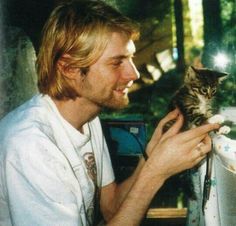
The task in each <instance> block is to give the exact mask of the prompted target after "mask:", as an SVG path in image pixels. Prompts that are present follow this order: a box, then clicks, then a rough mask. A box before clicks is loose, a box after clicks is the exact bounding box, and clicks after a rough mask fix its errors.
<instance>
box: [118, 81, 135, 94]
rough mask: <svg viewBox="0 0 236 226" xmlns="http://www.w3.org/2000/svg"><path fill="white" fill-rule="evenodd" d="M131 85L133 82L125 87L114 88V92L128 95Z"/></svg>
mask: <svg viewBox="0 0 236 226" xmlns="http://www.w3.org/2000/svg"><path fill="white" fill-rule="evenodd" d="M132 84H133V81H130V82H129V83H128V84H127V85H125V86H120V87H118V88H116V89H115V91H116V92H118V93H120V94H128V91H129V88H130V87H131V86H132Z"/></svg>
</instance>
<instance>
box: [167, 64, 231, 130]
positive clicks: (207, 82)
mask: <svg viewBox="0 0 236 226" xmlns="http://www.w3.org/2000/svg"><path fill="white" fill-rule="evenodd" d="M227 75H228V74H227V73H223V72H218V71H213V70H210V69H206V68H201V69H197V68H194V67H193V66H190V67H189V69H188V71H187V73H186V75H185V77H184V83H183V85H182V87H180V88H179V89H178V91H177V92H176V93H175V95H174V97H173V98H172V101H171V104H170V108H171V109H174V108H176V107H178V108H179V110H180V111H181V113H182V114H183V116H184V125H183V130H187V129H191V128H194V127H197V126H200V125H202V124H203V123H205V122H207V121H208V120H210V119H211V118H212V116H213V114H212V100H213V97H214V96H215V94H216V91H217V89H218V87H219V85H220V83H221V81H222V80H224V79H225V78H226V77H227ZM214 119H215V120H214ZM222 121H223V119H222V118H221V117H220V116H219V115H218V116H213V118H212V120H210V121H209V123H222Z"/></svg>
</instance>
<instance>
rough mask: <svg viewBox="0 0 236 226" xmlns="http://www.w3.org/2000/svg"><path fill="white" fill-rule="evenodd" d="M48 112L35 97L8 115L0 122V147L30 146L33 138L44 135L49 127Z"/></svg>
mask: <svg viewBox="0 0 236 226" xmlns="http://www.w3.org/2000/svg"><path fill="white" fill-rule="evenodd" d="M45 115H46V112H45V109H43V108H42V107H41V106H40V105H39V104H38V102H37V97H33V98H32V99H31V100H29V101H27V102H26V103H24V104H23V105H21V106H20V107H18V108H16V109H15V110H13V111H12V112H10V113H9V114H7V115H6V116H5V117H4V118H3V119H2V120H1V121H0V146H1V147H4V146H6V145H8V146H9V145H10V144H11V145H12V144H14V143H19V144H21V145H23V144H25V145H28V144H29V143H30V142H31V141H32V138H33V137H35V136H39V137H40V136H41V135H42V134H43V131H44V130H43V129H42V128H43V127H45V126H47V125H46V124H47V123H46V121H47V120H46V118H45Z"/></svg>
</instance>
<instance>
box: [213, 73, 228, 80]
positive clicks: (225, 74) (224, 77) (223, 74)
mask: <svg viewBox="0 0 236 226" xmlns="http://www.w3.org/2000/svg"><path fill="white" fill-rule="evenodd" d="M228 75H229V74H228V73H226V72H216V76H217V78H218V79H219V82H222V81H224V80H225V79H226V78H227V77H228Z"/></svg>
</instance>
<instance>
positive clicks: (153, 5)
mask: <svg viewBox="0 0 236 226" xmlns="http://www.w3.org/2000/svg"><path fill="white" fill-rule="evenodd" d="M104 1H105V2H107V3H108V4H111V5H112V6H114V7H116V8H117V9H118V10H120V11H121V12H122V13H124V14H125V15H127V16H129V17H131V18H132V19H134V20H136V21H137V22H138V23H139V24H140V30H141V37H140V40H138V41H137V42H136V48H137V52H136V55H135V58H134V61H135V64H136V66H137V68H138V70H139V71H140V73H141V78H140V79H139V80H138V81H137V82H135V84H134V85H133V87H132V89H131V90H130V105H129V107H128V108H126V109H123V110H119V111H111V110H108V109H104V111H103V112H102V113H101V118H102V119H103V121H104V125H105V126H104V128H105V130H106V131H105V134H106V133H107V134H108V135H107V137H108V138H107V139H108V143H109V145H113V146H112V148H115V147H116V148H117V146H119V147H122V148H121V150H116V152H115V154H114V153H112V155H113V163H114V165H115V166H118V167H119V166H120V165H122V167H120V168H119V170H117V172H116V173H117V176H118V178H120V179H121V180H122V179H123V178H124V177H126V176H127V175H128V174H129V173H130V172H131V171H132V169H133V167H134V166H135V164H136V163H137V159H136V158H133V157H137V152H136V151H134V152H132V151H131V150H130V147H131V146H132V147H134V145H136V146H137V149H141V150H139V152H142V151H143V150H144V147H145V145H146V143H147V141H148V140H149V139H150V136H151V134H152V132H153V130H154V128H155V126H156V124H157V123H158V121H159V120H160V119H161V118H162V117H163V116H164V115H165V114H166V113H167V112H168V103H169V101H170V99H171V97H172V95H173V93H174V92H175V91H176V90H177V89H178V87H179V86H180V85H181V82H182V79H183V76H184V74H185V71H186V69H187V68H188V67H189V66H190V65H193V66H196V67H208V68H213V69H216V70H219V71H224V72H228V73H229V74H230V75H229V77H228V78H227V79H226V80H225V81H224V82H223V83H222V85H221V88H220V90H219V91H218V93H217V96H216V98H215V102H214V110H215V112H218V111H225V112H227V114H228V117H229V118H230V117H235V108H236V0H165V1H161V0H148V1H147V0H104ZM59 2H60V0H40V1H38V0H24V1H23V2H22V1H19V0H1V2H0V100H1V101H0V117H2V116H4V115H5V114H6V113H7V112H9V111H10V110H12V109H13V108H15V107H16V106H18V105H19V104H21V103H22V102H24V101H25V100H27V99H29V98H30V97H31V96H32V95H34V94H35V93H37V87H36V84H37V76H36V72H35V68H34V63H35V59H36V55H37V51H38V45H39V39H40V32H41V29H42V27H43V24H44V22H45V20H46V19H47V17H48V15H49V13H50V12H51V10H52V8H53V7H54V6H55V5H56V4H58V3H59ZM230 112H231V113H230ZM114 123H115V124H117V123H118V124H119V129H120V128H121V129H122V130H114V129H113V128H112V127H113V126H114ZM107 131H108V132H107ZM117 131H118V132H117ZM122 131H123V132H122ZM124 131H125V132H127V131H128V132H129V133H131V134H132V136H131V137H130V139H128V137H127V134H124ZM232 133H235V130H234V129H233V132H232ZM117 134H118V135H117ZM133 134H135V135H137V137H136V138H135V140H136V141H135V140H134V141H132V139H133V137H134V136H133ZM112 136H113V138H114V137H115V136H117V140H116V146H114V139H113V138H112ZM233 136H234V135H233ZM109 139H110V141H109ZM124 140H126V141H127V142H126V143H125V144H124V145H123V146H122V145H121V143H122V142H124ZM131 141H132V142H133V143H132V142H131ZM112 142H113V143H112ZM135 142H136V144H135ZM137 144H138V145H137ZM126 149H127V150H126ZM131 149H132V148H131ZM117 153H118V155H119V158H117ZM139 154H140V153H139ZM114 159H115V160H114ZM117 159H119V161H117ZM119 164H120V165H119ZM121 168H122V169H121ZM182 186H184V185H180V184H178V180H177V179H175V178H171V180H170V181H168V182H167V183H166V184H165V186H164V187H163V189H162V190H161V191H160V193H159V196H158V197H156V198H155V199H154V201H153V203H152V204H151V207H179V208H184V207H185V206H186V200H185V194H183V192H182ZM147 224H148V223H146V224H145V225H147ZM169 224H170V223H169ZM182 224H183V222H180V223H179V224H178V223H177V220H176V219H175V221H174V223H173V224H171V225H182ZM150 225H151V224H150ZM152 225H162V224H161V223H160V224H157V223H156V224H153V223H152ZM163 225H168V224H167V223H165V224H164V223H163Z"/></svg>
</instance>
